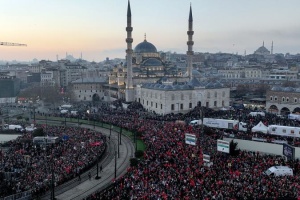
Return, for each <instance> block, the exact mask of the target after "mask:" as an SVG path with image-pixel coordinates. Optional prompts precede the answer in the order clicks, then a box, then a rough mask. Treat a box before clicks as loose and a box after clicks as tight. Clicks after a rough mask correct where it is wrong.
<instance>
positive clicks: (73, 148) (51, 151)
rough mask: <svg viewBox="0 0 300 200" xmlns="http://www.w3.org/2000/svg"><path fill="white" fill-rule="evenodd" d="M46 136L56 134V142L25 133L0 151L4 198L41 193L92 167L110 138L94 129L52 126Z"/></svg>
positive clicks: (1, 185)
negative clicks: (37, 141) (37, 142)
mask: <svg viewBox="0 0 300 200" xmlns="http://www.w3.org/2000/svg"><path fill="white" fill-rule="evenodd" d="M41 128H43V131H44V135H45V137H46V138H47V137H48V136H49V137H51V136H55V137H58V138H60V141H59V142H57V143H54V144H46V140H45V142H42V143H40V144H35V143H33V134H32V133H25V134H24V135H22V136H20V137H18V138H17V139H16V140H12V141H10V142H8V144H6V146H7V147H9V148H8V150H7V151H1V152H0V198H1V197H5V196H9V195H12V194H16V193H20V192H24V191H31V193H32V196H34V197H36V196H40V195H42V194H44V193H45V192H46V191H47V190H49V189H50V188H51V181H52V173H54V182H55V183H54V184H55V185H59V184H62V183H64V182H66V181H68V180H70V179H72V178H74V177H76V176H79V175H80V173H82V172H83V171H85V170H87V169H89V168H90V167H92V166H93V165H95V163H96V162H97V160H98V159H99V156H100V155H101V154H102V153H103V152H104V151H105V142H106V137H105V136H104V135H103V134H101V133H98V132H95V131H93V130H91V129H85V128H74V127H61V126H48V127H47V128H45V126H44V125H41Z"/></svg>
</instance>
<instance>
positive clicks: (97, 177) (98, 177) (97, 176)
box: [95, 157, 101, 180]
mask: <svg viewBox="0 0 300 200" xmlns="http://www.w3.org/2000/svg"><path fill="white" fill-rule="evenodd" d="M100 178H101V177H100V176H99V157H98V158H97V175H96V177H95V179H96V180H98V179H100Z"/></svg>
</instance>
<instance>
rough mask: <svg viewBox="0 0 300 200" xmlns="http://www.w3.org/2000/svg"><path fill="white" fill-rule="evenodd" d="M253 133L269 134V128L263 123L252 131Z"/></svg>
mask: <svg viewBox="0 0 300 200" xmlns="http://www.w3.org/2000/svg"><path fill="white" fill-rule="evenodd" d="M251 131H252V132H262V133H267V132H268V127H267V126H266V125H264V124H263V123H262V122H261V121H260V122H259V123H258V124H257V125H256V126H254V127H253V128H252V129H251Z"/></svg>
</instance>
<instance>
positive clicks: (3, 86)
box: [0, 74, 20, 103]
mask: <svg viewBox="0 0 300 200" xmlns="http://www.w3.org/2000/svg"><path fill="white" fill-rule="evenodd" d="M19 92H20V79H17V78H16V77H15V76H8V75H7V74H0V103H14V102H15V98H16V96H17V95H18V93H19Z"/></svg>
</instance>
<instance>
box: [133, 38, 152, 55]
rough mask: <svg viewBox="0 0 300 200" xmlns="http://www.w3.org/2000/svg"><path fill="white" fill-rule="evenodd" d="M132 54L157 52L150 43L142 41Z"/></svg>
mask: <svg viewBox="0 0 300 200" xmlns="http://www.w3.org/2000/svg"><path fill="white" fill-rule="evenodd" d="M134 52H135V53H157V50H156V47H155V46H154V45H153V44H152V43H150V42H147V40H144V41H143V42H141V43H139V44H138V45H137V46H136V47H135V48H134Z"/></svg>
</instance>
